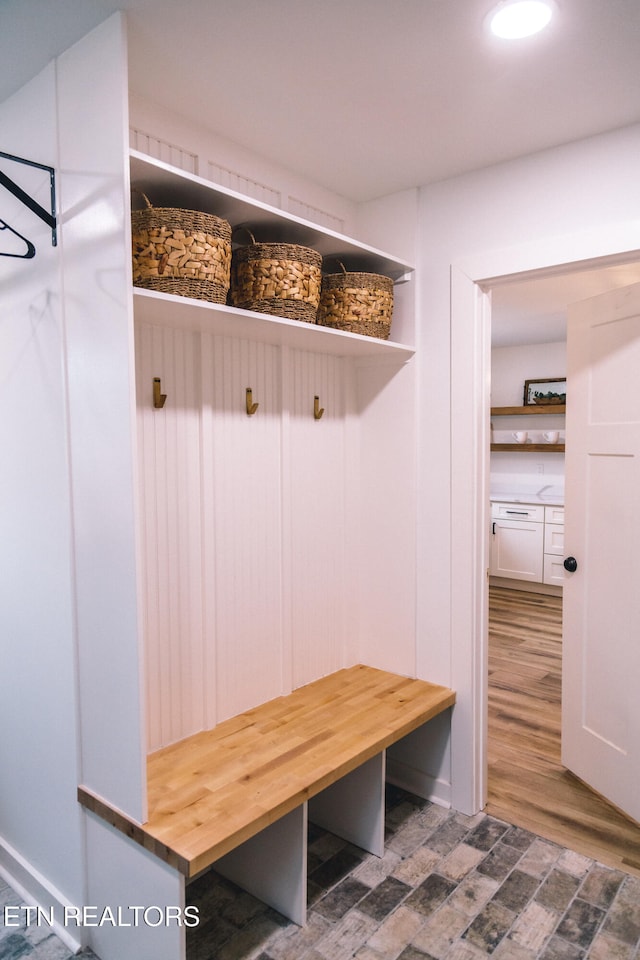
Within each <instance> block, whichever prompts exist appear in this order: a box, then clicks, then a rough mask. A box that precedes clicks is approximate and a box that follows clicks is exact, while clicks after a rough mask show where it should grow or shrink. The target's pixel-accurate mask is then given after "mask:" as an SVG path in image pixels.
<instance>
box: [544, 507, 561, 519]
mask: <svg viewBox="0 0 640 960" xmlns="http://www.w3.org/2000/svg"><path fill="white" fill-rule="evenodd" d="M544 519H545V522H546V523H564V507H545V508H544Z"/></svg>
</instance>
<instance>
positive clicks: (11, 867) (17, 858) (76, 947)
mask: <svg viewBox="0 0 640 960" xmlns="http://www.w3.org/2000/svg"><path fill="white" fill-rule="evenodd" d="M0 877H2V879H3V880H4V881H5V882H6V883H8V884H9V886H10V887H12V888H13V889H14V890H15V891H16V893H17V894H18V895H19V896H20V897H21V898H22V902H23V904H24V905H25V906H34V907H40V908H42V910H43V911H45V912H46V914H47V916H49V915H50V914H51V913H52V914H53V919H52V923H51V925H50V929H51V932H52V933H55V935H56V936H57V937H58V938H59V939H60V940H62V942H63V943H64V945H65V946H66V947H67V948H68V949H69V950H71V951H72V952H73V953H78V952H79V951H80V950H81V949H82V946H83V945H82V943H81V942H80V940H78V938H77V937H74V936H73V934H72V933H71V931H70V929H69V928H67V927H65V926H64V923H62V922H61V920H60V919H57V918H62V917H63V916H64V910H65V907H71V906H73V904H71V903H70V902H69V900H68V899H67V897H65V896H64V895H63V894H62V893H61V892H60V890H58V889H57V888H56V887H55V886H54V885H53V884H52V883H50V882H49V881H48V880H47V878H46V877H44V876H43V875H42V874H41V873H40V872H39V871H38V870H36V869H35V867H34V866H33V865H32V864H30V863H29V862H28V861H27V860H25V858H24V857H23V856H22V855H21V854H20V853H18V851H17V850H16V849H14V847H12V846H11V844H10V843H8V842H7V841H6V840H5V839H4V837H1V836H0ZM47 925H48V924H47ZM17 929H19V928H16V930H17Z"/></svg>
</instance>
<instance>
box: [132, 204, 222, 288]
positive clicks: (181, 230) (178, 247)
mask: <svg viewBox="0 0 640 960" xmlns="http://www.w3.org/2000/svg"><path fill="white" fill-rule="evenodd" d="M143 196H144V194H143ZM144 199H145V202H146V204H147V208H146V210H133V211H132V213H131V228H132V254H133V282H134V284H135V285H136V286H138V287H147V288H148V289H150V290H159V291H161V292H162V293H175V294H178V295H179V296H182V297H194V298H195V299H197V300H209V301H210V302H211V303H226V299H227V293H228V290H229V282H230V273H231V226H230V224H229V223H227V221H226V220H222V219H221V218H220V217H216V216H214V215H213V214H211V213H200V212H198V211H197V210H179V209H174V208H172V207H153V206H152V205H151V203H150V202H149V200H148V199H147V197H146V196H145V197H144Z"/></svg>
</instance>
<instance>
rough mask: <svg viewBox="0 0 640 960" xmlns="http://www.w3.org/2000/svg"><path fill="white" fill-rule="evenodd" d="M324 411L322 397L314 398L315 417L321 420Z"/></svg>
mask: <svg viewBox="0 0 640 960" xmlns="http://www.w3.org/2000/svg"><path fill="white" fill-rule="evenodd" d="M323 413H324V407H321V406H320V397H314V398H313V419H314V420H321V419H322V414H323Z"/></svg>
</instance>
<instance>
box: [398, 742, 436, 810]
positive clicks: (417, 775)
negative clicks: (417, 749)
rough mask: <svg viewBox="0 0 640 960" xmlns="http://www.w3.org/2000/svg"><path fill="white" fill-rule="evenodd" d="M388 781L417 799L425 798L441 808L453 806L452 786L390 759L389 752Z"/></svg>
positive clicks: (399, 761) (400, 761)
mask: <svg viewBox="0 0 640 960" xmlns="http://www.w3.org/2000/svg"><path fill="white" fill-rule="evenodd" d="M386 779H387V780H388V782H389V783H392V784H393V785H394V787H400V788H401V789H402V790H406V791H407V792H408V793H414V794H415V795H416V796H417V797H423V799H425V800H430V801H431V803H436V804H437V805H438V806H440V807H450V806H451V784H450V783H447V782H446V781H445V780H439V779H438V778H437V777H432V776H430V775H429V774H428V773H425V772H424V771H423V770H417V769H416V768H415V767H412V766H409V764H407V763H404V762H403V761H402V760H398V759H396V758H394V757H390V756H389V753H388V752H387V775H386Z"/></svg>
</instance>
